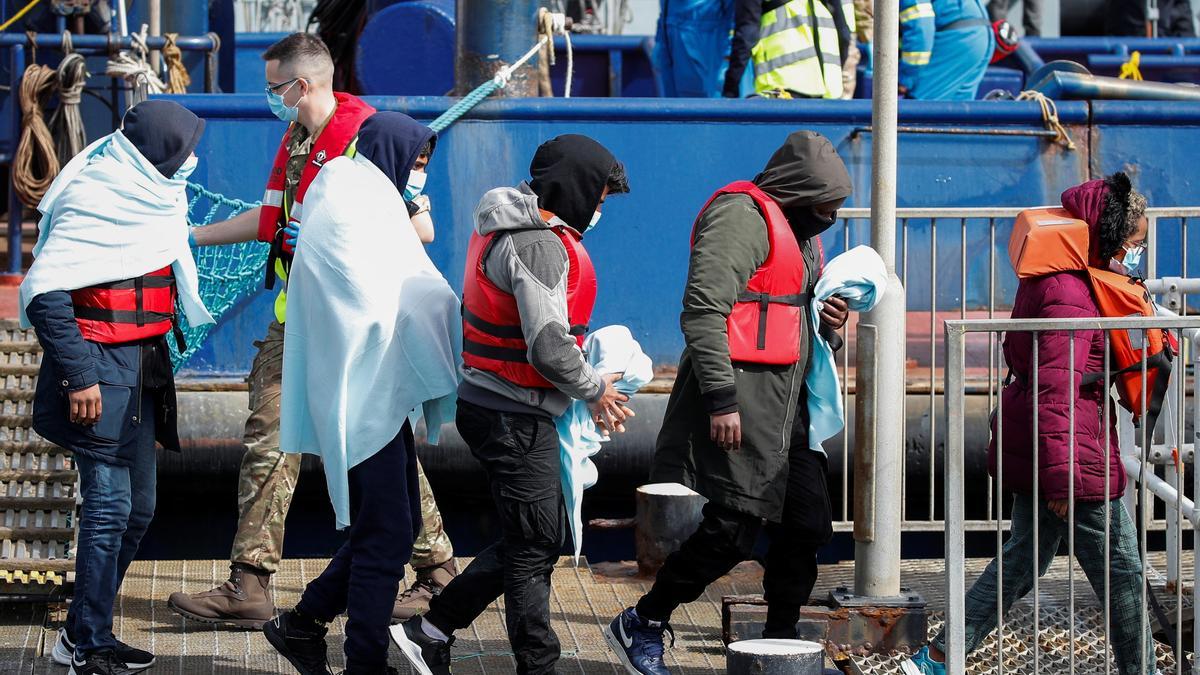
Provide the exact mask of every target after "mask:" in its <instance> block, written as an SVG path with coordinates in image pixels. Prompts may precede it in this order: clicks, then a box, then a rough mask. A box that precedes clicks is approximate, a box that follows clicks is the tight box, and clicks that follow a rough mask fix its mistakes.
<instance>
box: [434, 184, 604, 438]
mask: <svg viewBox="0 0 1200 675" xmlns="http://www.w3.org/2000/svg"><path fill="white" fill-rule="evenodd" d="M551 227H552V225H550V224H549V223H547V222H545V221H544V220H543V219H542V216H541V214H540V213H539V212H538V196H537V195H536V194H534V192H533V189H532V188H530V186H529V183H527V182H526V183H521V185H519V186H518V187H516V188H509V187H505V188H497V189H495V190H491V191H489V192H488V193H487V194H485V195H484V196H483V199H482V200H480V202H479V206H478V207H476V209H475V231H476V232H478V233H479V234H480V235H487V234H491V233H493V232H503V233H505V234H504V235H503V236H498V237H496V239H495V240H494V241H493V243H492V246H491V249H490V250H489V251H488V254H487V257H486V258H484V260H483V268H484V273H485V274H487V277H488V279H490V280H491V281H492V283H494V284H496V286H497V287H499V288H500V289H501V290H503V291H505V292H507V293H512V294H513V296H514V297H515V298H516V300H517V308H518V309H519V312H520V315H521V333H522V334H523V335H524V338H525V342H526V344H528V345H529V351H528V354H527V356H528V357H529V364H530V365H531V366H533V367H534V369H535V370H537V371H538V373H540V374H541V375H542V377H544V378H546V379H547V380H549V381H550V383H551V384H553V385H554V389H536V388H529V387H522V386H519V385H516V384H513V383H512V382H509V381H508V380H505V379H503V378H501V377H499V376H497V375H494V374H492V373H489V372H486V371H482V370H478V369H475V368H469V367H464V368H463V381H462V384H461V385H459V389H458V395H459V397H460V398H462V399H463V400H466V401H468V402H470V403H474V404H475V405H479V406H483V407H485V408H491V409H493V410H502V411H506V412H518V413H533V414H540V415H549V416H551V417H557V416H559V415H561V414H562V413H563V412H565V411H566V409H567V406H569V405H570V403H571V400H572V399H582V400H584V401H588V402H589V403H590V402H593V401H596V400H597V399H599V398H600V395H601V394H602V393H603V392H604V382H603V380H601V379H600V375H599V374H597V373H596V371H595V370H594V369H593V368H592V367H591V365H589V364H588V362H587V359H585V358H584V355H583V352H582V351H581V350H580V349H579V345H578V343H577V342H576V341H575V337H574V336H572V335H571V334H570V332H569V327H570V321H569V320H568V319H567V250H566V248H565V247H564V246H563V244H562V241H560V240H559V238H558V235H556V234H555V233H553V232H551V231H550V228H551Z"/></svg>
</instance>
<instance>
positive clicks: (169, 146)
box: [121, 100, 204, 178]
mask: <svg viewBox="0 0 1200 675" xmlns="http://www.w3.org/2000/svg"><path fill="white" fill-rule="evenodd" d="M121 133H123V134H125V138H128V139H129V142H130V143H133V146H134V147H135V148H137V149H138V152H140V153H142V156H143V157H145V158H146V159H147V160H149V161H150V163H151V164H153V165H154V168H156V169H158V172H159V173H161V174H162V175H164V176H166V177H167V178H171V177H172V176H174V175H175V172H176V171H179V167H181V166H183V163H184V162H185V161H187V158H188V156H189V155H191V154H192V152H193V151H195V150H196V145H198V144H199V143H200V135H201V134H203V133H204V120H202V119H200V118H199V117H197V116H196V114H195V113H193V112H192V111H190V110H188V109H187V108H185V107H183V106H181V105H179V104H178V103H175V102H174V101H158V100H155V101H142V102H141V103H139V104H137V105H135V106H133V107H132V108H130V109H129V111H128V112H126V113H125V118H124V119H123V120H122V121H121Z"/></svg>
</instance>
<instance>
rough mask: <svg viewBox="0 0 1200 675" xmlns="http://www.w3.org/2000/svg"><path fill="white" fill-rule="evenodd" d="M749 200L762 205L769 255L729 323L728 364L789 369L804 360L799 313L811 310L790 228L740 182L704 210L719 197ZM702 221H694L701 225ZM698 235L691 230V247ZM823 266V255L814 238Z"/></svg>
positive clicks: (763, 197)
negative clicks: (764, 365)
mask: <svg viewBox="0 0 1200 675" xmlns="http://www.w3.org/2000/svg"><path fill="white" fill-rule="evenodd" d="M727 194H744V195H748V196H749V197H750V198H751V199H753V200H754V203H755V204H756V205H758V210H759V211H760V212H762V214H763V217H764V219H765V220H766V223H767V241H768V242H769V243H770V247H771V248H770V251H769V252H768V253H767V259H766V260H765V261H763V264H762V265H761V266H760V267H759V268H758V270H757V271H755V272H754V276H752V277H750V281H749V283H747V284H746V289H745V290H744V291H742V292H741V293H739V294H738V297H737V301H736V302H735V303H734V305H733V311H732V312H730V313H729V318H728V320H727V321H726V329H727V332H728V334H729V359H730V360H731V361H742V362H746V363H763V364H769V365H791V364H793V363H796V362H798V361H799V360H800V331H801V326H800V322H801V321H802V320H803V318H804V314H803V312H801V311H800V310H801V307H803V306H805V305H807V304H808V302H809V301H810V300H811V296H810V294H809V292H808V279H807V274H806V272H805V266H804V253H803V252H802V251H801V250H800V243H799V242H798V241H796V235H795V234H793V233H792V226H791V224H789V223H788V220H787V218H786V217H785V216H784V215H783V210H782V209H780V208H779V204H778V203H777V202H776V201H775V200H774V199H772V198H771V197H770V196H769V195H768V194H767V193H765V192H763V191H762V190H760V189H759V188H758V186H757V185H755V184H754V183H752V182H750V181H746V180H739V181H735V182H733V183H730V184H729V185H726V186H725V187H723V188H721V189H720V190H717V192H716V194H714V195H713V196H712V197H710V198H709V200H708V202H706V203H705V204H704V208H703V209H701V210H700V213H701V215H703V214H704V212H705V211H706V210H708V207H709V205H711V204H712V202H713V200H714V199H716V198H717V197H720V196H721V195H727ZM699 221H700V218H699V217H697V218H696V222H697V224H698V223H699ZM695 236H696V230H695V225H693V226H692V243H693V245H694V244H695ZM816 242H817V250H818V255H819V263H818V264H823V261H824V257H825V251H824V249H823V248H821V240H820V238H816Z"/></svg>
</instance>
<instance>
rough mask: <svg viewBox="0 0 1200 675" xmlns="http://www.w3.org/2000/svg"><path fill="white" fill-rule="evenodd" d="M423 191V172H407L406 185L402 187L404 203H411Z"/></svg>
mask: <svg viewBox="0 0 1200 675" xmlns="http://www.w3.org/2000/svg"><path fill="white" fill-rule="evenodd" d="M424 189H425V172H424V171H409V172H408V184H407V185H405V186H404V199H405V201H410V202H411V201H412V200H414V199H416V198H417V196H418V195H420V194H421V192H422V191H423V190H424Z"/></svg>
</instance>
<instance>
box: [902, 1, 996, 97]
mask: <svg viewBox="0 0 1200 675" xmlns="http://www.w3.org/2000/svg"><path fill="white" fill-rule="evenodd" d="M995 49H996V37H995V35H994V33H993V31H992V22H991V21H990V20H989V19H988V14H987V10H985V9H984V7H983V4H982V3H981V2H980V0H900V75H899V79H900V82H899V89H900V91H899V93H900V95H901V96H906V97H908V98H918V99H924V100H927V101H956V100H965V101H969V100H972V99H974V98H975V94H976V92H977V91H978V90H979V83H980V82H981V81H983V75H984V73H986V72H987V67H988V63H989V62H990V61H991V58H992V52H993V51H994V50H995Z"/></svg>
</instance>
